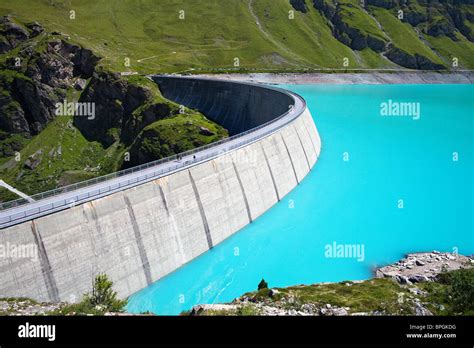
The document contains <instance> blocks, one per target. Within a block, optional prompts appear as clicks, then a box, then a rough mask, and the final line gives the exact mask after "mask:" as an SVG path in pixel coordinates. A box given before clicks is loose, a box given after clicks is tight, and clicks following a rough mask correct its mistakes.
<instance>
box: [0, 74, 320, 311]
mask: <svg viewBox="0 0 474 348" xmlns="http://www.w3.org/2000/svg"><path fill="white" fill-rule="evenodd" d="M158 83H159V82H158ZM228 84H231V83H228ZM160 87H162V86H161V85H160ZM178 87H179V84H176V85H175V87H174V88H178ZM194 87H196V86H194ZM194 87H193V88H194ZM247 87H248V86H247ZM183 88H184V89H185V90H186V88H188V87H183ZM200 88H203V86H200ZM258 88H259V89H260V88H261V87H258ZM192 90H193V93H198V90H199V88H198V89H196V90H194V89H192ZM216 90H217V91H218V90H219V89H218V88H217V89H216ZM206 91H207V92H208V91H209V90H207V89H206ZM269 91H272V90H270V89H269ZM182 93H183V95H186V93H185V92H184V91H183V92H182ZM270 94H271V95H273V96H274V95H275V94H272V93H270ZM206 95H207V94H206ZM168 97H169V98H170V99H173V98H175V97H172V96H170V95H168ZM195 98H198V97H196V96H195ZM190 99H191V100H194V99H193V98H190ZM198 99H199V98H198ZM283 99H284V100H283V102H282V104H281V105H284V104H286V103H287V102H288V100H287V99H285V98H283ZM202 100H204V99H202ZM223 101H224V103H226V102H227V99H223ZM264 101H265V100H261V103H262V104H263V103H264ZM181 102H183V103H184V102H185V100H183V99H182V100H181ZM265 102H271V99H270V100H268V97H267V100H266V101H265ZM186 105H187V106H190V105H194V104H192V103H190V102H189V101H187V104H186ZM275 105H277V106H276V107H275V109H272V110H273V111H275V110H276V111H277V113H279V112H282V113H283V112H284V110H286V109H287V108H284V109H281V110H279V109H278V108H279V106H278V105H279V104H278V103H275ZM214 108H216V106H214ZM245 108H246V107H244V109H245ZM270 109H271V107H268V109H267V110H266V111H265V109H264V108H261V109H260V110H262V112H263V111H265V112H268V110H270ZM199 110H201V109H199ZM203 112H204V111H203ZM229 115H230V114H229ZM236 115H238V114H234V115H233V116H232V117H238V116H236ZM273 117H276V116H275V114H273ZM254 122H255V123H252V125H254V124H264V123H265V122H268V120H267V119H266V118H265V117H264V116H262V117H261V118H259V119H258V120H257V121H254ZM235 124H238V122H236V123H235ZM247 130H248V129H246V130H245V131H247ZM320 149H321V141H320V137H319V134H318V131H317V129H316V126H315V124H314V122H313V119H312V116H311V114H310V112H309V110H308V109H307V107H306V105H303V107H302V109H301V110H300V111H298V114H297V115H296V116H295V117H293V118H291V120H290V121H289V122H287V123H286V124H284V126H282V127H279V128H276V129H275V130H274V131H272V132H271V134H267V135H265V136H264V137H261V138H257V139H256V138H255V137H252V141H249V142H248V143H247V144H245V145H243V146H240V147H238V148H236V149H233V150H231V151H223V152H222V154H221V155H219V156H215V157H213V158H210V159H207V160H203V161H200V162H198V163H192V164H190V165H189V166H188V167H185V168H180V169H179V170H177V171H175V172H172V173H170V174H168V175H164V176H161V177H159V178H156V179H153V180H150V181H148V182H146V183H143V184H140V185H136V186H134V187H129V188H126V189H123V190H120V191H118V192H114V193H112V194H108V195H106V196H103V197H99V198H97V199H93V200H90V201H87V202H84V203H81V204H76V205H74V206H71V207H70V208H68V209H63V210H60V211H56V212H54V213H51V214H48V215H45V216H40V217H37V218H33V219H31V220H29V221H23V222H21V223H18V224H16V225H13V226H10V227H7V228H4V229H2V230H0V245H3V246H20V245H26V246H33V247H34V249H35V250H36V254H35V256H31V255H30V256H29V257H18V255H16V256H14V255H11V254H10V255H6V256H5V257H0V279H1V281H0V297H30V298H33V299H35V300H38V301H69V302H76V301H79V300H80V299H81V297H82V295H83V294H84V293H85V292H87V291H90V290H91V286H92V282H93V279H94V277H95V275H97V274H98V273H106V274H107V275H108V276H109V278H110V279H111V280H112V281H113V282H114V289H115V290H116V291H117V292H118V294H119V296H120V297H127V296H129V295H131V294H133V293H135V292H137V291H139V290H141V289H142V288H144V287H146V286H148V285H150V284H151V283H152V282H155V281H157V280H159V279H160V278H162V277H164V276H166V275H167V274H169V273H171V272H173V271H174V270H176V269H178V268H179V267H181V266H182V265H184V264H186V263H187V262H189V261H191V260H193V259H194V258H196V257H197V256H199V255H201V254H202V253H204V252H206V251H208V250H209V249H211V248H213V247H214V246H215V245H217V244H219V243H220V242H222V241H223V240H225V239H226V238H228V237H230V236H231V235H233V234H234V233H236V232H237V231H239V230H240V229H242V228H243V227H245V226H246V225H248V224H249V223H251V222H252V221H254V220H255V219H257V218H258V217H259V216H260V215H262V214H263V213H265V212H266V211H267V210H268V209H270V208H271V207H272V206H273V205H275V204H276V203H278V202H279V201H280V200H282V199H284V197H285V195H287V194H288V193H289V192H290V191H291V190H292V189H293V188H294V187H296V186H297V185H298V184H299V183H300V182H301V181H302V180H303V179H304V177H305V176H306V175H307V174H308V173H309V171H310V170H311V169H312V167H313V166H314V165H315V163H316V161H317V159H318V157H319V153H320Z"/></svg>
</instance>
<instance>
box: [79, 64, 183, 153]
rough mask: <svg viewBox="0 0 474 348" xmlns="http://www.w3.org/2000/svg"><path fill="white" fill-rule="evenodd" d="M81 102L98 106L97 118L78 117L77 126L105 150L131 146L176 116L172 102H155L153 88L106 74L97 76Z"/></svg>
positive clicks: (96, 107)
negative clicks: (147, 129) (156, 124)
mask: <svg viewBox="0 0 474 348" xmlns="http://www.w3.org/2000/svg"><path fill="white" fill-rule="evenodd" d="M79 102H80V103H94V104H95V117H93V118H90V117H83V116H75V117H74V125H75V126H76V127H77V128H78V129H79V130H80V131H81V132H82V134H84V135H85V136H86V138H88V139H89V140H93V141H98V142H100V143H102V144H103V145H104V146H105V147H108V146H110V145H112V144H113V143H114V142H116V141H122V142H123V143H125V144H130V143H131V142H132V141H133V140H134V139H135V137H136V136H137V135H138V134H139V133H140V131H141V130H142V129H143V128H144V127H146V126H147V125H149V124H151V123H153V122H155V121H157V120H160V119H163V118H165V117H169V116H172V114H173V113H176V110H172V109H171V107H170V104H169V103H156V102H154V101H153V95H152V93H151V91H150V90H149V89H147V88H145V87H141V86H137V85H134V84H131V83H129V82H127V81H126V80H124V79H122V78H121V77H120V75H118V74H116V73H110V72H106V71H99V72H96V73H94V74H93V76H92V78H91V80H90V82H89V84H88V85H87V87H86V89H85V90H84V92H83V93H82V95H81V98H80V99H79ZM139 108H140V110H138V109H139ZM137 111H139V112H137Z"/></svg>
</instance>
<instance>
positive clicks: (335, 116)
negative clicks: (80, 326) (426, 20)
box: [128, 85, 474, 314]
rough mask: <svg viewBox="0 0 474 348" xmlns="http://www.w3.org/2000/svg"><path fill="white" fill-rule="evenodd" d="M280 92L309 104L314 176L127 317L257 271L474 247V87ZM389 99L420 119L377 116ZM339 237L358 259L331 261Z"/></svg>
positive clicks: (298, 272)
mask: <svg viewBox="0 0 474 348" xmlns="http://www.w3.org/2000/svg"><path fill="white" fill-rule="evenodd" d="M283 87H285V88H288V89H290V90H292V91H295V92H297V93H299V94H301V95H302V96H303V97H304V98H305V99H306V101H307V103H308V105H309V108H310V110H311V112H312V114H313V118H314V120H315V123H316V125H317V127H318V130H319V132H320V135H321V138H322V143H323V148H322V152H321V156H320V158H319V161H318V162H317V164H316V165H315V167H314V168H313V170H312V171H311V173H310V174H309V175H308V176H307V177H306V178H305V179H304V180H303V182H301V184H300V185H299V186H298V187H297V188H295V189H294V190H293V191H292V192H290V193H289V194H288V195H287V196H286V197H284V198H283V199H282V201H281V202H280V203H278V204H277V205H275V206H274V207H273V208H272V209H270V210H269V211H268V212H267V213H266V214H264V215H263V216H261V217H260V218H259V219H257V220H256V221H254V222H253V223H252V224H251V225H249V226H247V227H246V228H244V229H243V230H241V231H240V232H238V233H236V234H235V235H234V236H232V237H230V238H228V239H227V240H225V241H224V242H223V243H221V244H220V245H218V246H216V247H215V248H214V249H212V250H210V251H209V252H207V253H205V254H204V255H202V256H200V257H199V258H197V259H196V260H194V261H192V262H190V263H189V264H187V265H186V266H184V267H182V268H181V269H179V270H177V271H175V272H173V273H172V274H170V275H169V276H167V277H165V278H163V279H162V280H160V281H158V282H156V283H154V284H152V285H151V286H149V287H147V288H145V289H143V290H141V291H139V292H138V293H136V294H134V295H133V296H131V298H130V302H129V305H128V310H129V311H130V312H135V313H138V312H144V311H151V312H154V313H157V314H178V313H180V312H181V311H183V310H188V309H190V308H191V307H192V306H193V305H195V304H199V303H217V302H228V301H231V300H232V299H234V298H235V297H238V296H240V295H241V294H243V293H245V292H247V291H253V290H255V289H256V287H257V284H258V282H259V281H260V280H261V279H262V278H265V280H266V281H267V282H268V283H269V286H271V287H283V286H289V285H295V284H311V283H316V282H332V281H342V280H360V279H367V278H370V277H371V276H372V269H373V268H374V267H376V266H380V265H384V264H387V263H391V262H394V261H396V260H398V259H400V258H401V257H403V256H404V255H405V254H406V253H410V252H421V251H431V250H440V251H453V250H458V251H459V252H460V253H463V254H472V253H474V229H473V226H474V213H473V196H474V185H473V147H474V146H473V135H474V87H473V86H472V85H376V86H368V85H287V86H283ZM389 100H391V101H392V102H410V103H411V102H413V103H419V104H413V105H418V106H419V108H420V109H419V110H420V114H419V119H417V120H415V119H414V118H416V116H413V117H408V116H405V117H402V116H398V117H397V116H381V103H384V102H388V101H389ZM453 159H454V160H453ZM455 159H457V161H456V160H455ZM402 206H403V208H401V207H402ZM334 242H336V243H337V244H341V245H342V244H356V245H358V246H359V247H360V248H362V247H363V250H364V254H363V260H362V258H361V257H359V258H352V257H345V258H329V257H326V256H325V250H326V249H325V247H326V245H328V244H329V245H331V244H333V243H334ZM359 250H362V249H359Z"/></svg>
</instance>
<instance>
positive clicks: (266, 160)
mask: <svg viewBox="0 0 474 348" xmlns="http://www.w3.org/2000/svg"><path fill="white" fill-rule="evenodd" d="M261 146H262V151H263V156H264V157H265V162H267V167H268V170H269V171H270V177H271V178H272V182H273V188H274V189H275V193H276V196H277V199H278V202H280V195H279V193H278V189H277V185H276V182H275V178H274V177H273V172H272V168H271V167H270V162H269V161H268V157H267V153H266V152H265V148H264V147H263V144H261Z"/></svg>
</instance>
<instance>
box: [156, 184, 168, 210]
mask: <svg viewBox="0 0 474 348" xmlns="http://www.w3.org/2000/svg"><path fill="white" fill-rule="evenodd" d="M158 189H159V190H160V196H161V201H162V202H163V205H164V206H165V210H166V214H167V215H168V216H169V215H170V210H169V208H168V201H167V200H166V197H165V193H164V192H163V188H162V187H161V185H158Z"/></svg>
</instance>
